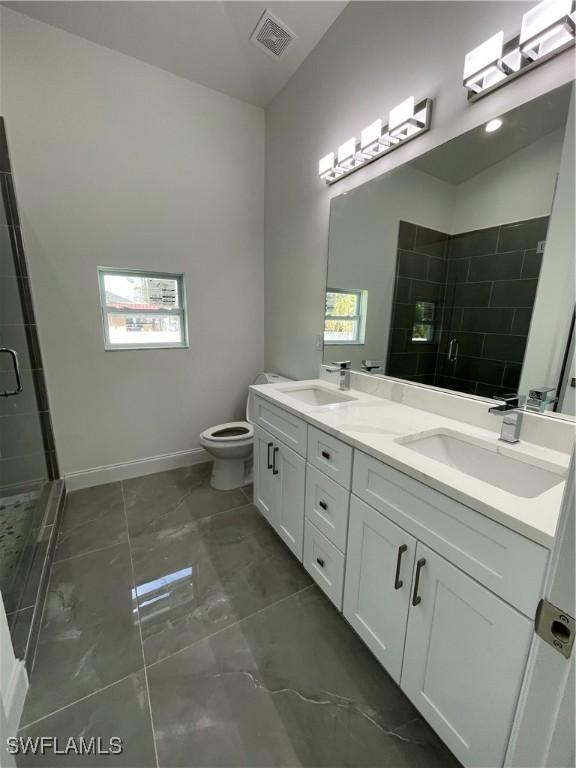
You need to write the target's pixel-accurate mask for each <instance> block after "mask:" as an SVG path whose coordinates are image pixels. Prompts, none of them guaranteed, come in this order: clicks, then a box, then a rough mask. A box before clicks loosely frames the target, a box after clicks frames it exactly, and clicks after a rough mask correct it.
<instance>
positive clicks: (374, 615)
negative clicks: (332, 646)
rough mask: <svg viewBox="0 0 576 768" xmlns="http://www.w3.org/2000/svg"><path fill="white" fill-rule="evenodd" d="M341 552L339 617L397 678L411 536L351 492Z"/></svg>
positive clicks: (413, 542) (407, 594)
mask: <svg viewBox="0 0 576 768" xmlns="http://www.w3.org/2000/svg"><path fill="white" fill-rule="evenodd" d="M346 552H347V554H346V578H345V582H344V616H345V617H346V618H347V619H348V621H349V622H350V624H351V625H352V626H353V627H354V629H355V630H356V631H357V632H358V634H359V635H360V637H361V638H362V639H363V640H364V642H365V643H366V645H367V646H368V647H369V648H370V650H371V651H372V653H373V654H374V655H375V656H376V658H377V659H378V660H379V661H380V663H381V664H382V665H383V666H384V667H385V668H386V670H387V671H388V672H389V674H390V675H391V676H392V677H393V678H394V680H395V681H396V682H397V683H399V682H400V672H401V669H402V656H403V651H404V639H405V636H406V621H407V617H408V606H409V597H410V584H411V579H412V566H413V564H414V556H415V553H416V539H414V538H413V537H412V536H410V535H409V534H408V533H406V532H405V531H403V530H402V528H399V527H398V526H397V525H396V524H395V523H392V522H391V521H390V520H388V519H387V518H386V517H384V515H381V514H380V513H379V512H376V510H375V509H372V507H369V506H368V505H367V504H364V502H363V501H360V500H359V499H357V498H356V497H355V496H352V498H351V502H350V522H349V527H348V548H347V550H346Z"/></svg>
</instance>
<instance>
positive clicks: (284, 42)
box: [250, 10, 296, 59]
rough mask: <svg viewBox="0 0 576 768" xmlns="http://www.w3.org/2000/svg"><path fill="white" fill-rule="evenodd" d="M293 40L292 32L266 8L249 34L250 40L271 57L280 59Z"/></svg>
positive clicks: (294, 36) (294, 37) (294, 38)
mask: <svg viewBox="0 0 576 768" xmlns="http://www.w3.org/2000/svg"><path fill="white" fill-rule="evenodd" d="M294 40H296V35H295V34H294V32H292V31H291V30H290V29H288V27H287V26H286V24H284V22H283V21H280V19H279V18H278V17H276V16H274V14H272V13H270V11H268V10H266V11H264V13H263V14H262V16H261V17H260V21H259V22H258V24H256V28H255V29H254V32H252V34H251V36H250V41H251V42H252V43H254V45H256V46H258V48H261V49H262V50H263V51H265V52H266V53H267V54H268V55H269V56H272V58H273V59H281V58H282V56H284V54H285V53H286V51H287V50H288V48H289V47H290V45H291V44H292V43H293V42H294Z"/></svg>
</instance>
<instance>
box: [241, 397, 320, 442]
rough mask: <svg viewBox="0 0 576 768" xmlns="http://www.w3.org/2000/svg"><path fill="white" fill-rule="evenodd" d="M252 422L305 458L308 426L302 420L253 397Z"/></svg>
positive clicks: (260, 398) (261, 399)
mask: <svg viewBox="0 0 576 768" xmlns="http://www.w3.org/2000/svg"><path fill="white" fill-rule="evenodd" d="M254 422H255V423H256V424H258V425H259V426H261V427H263V428H264V429H265V430H267V431H268V432H269V433H270V434H271V435H272V436H273V437H276V438H278V440H281V441H282V442H283V443H284V444H285V445H287V446H288V447H289V448H292V450H294V451H296V453H299V454H300V455H301V456H306V433H307V431H308V425H307V424H306V422H305V421H303V420H302V419H299V418H298V417H297V416H293V415H292V414H291V413H288V411H284V410H283V409H282V408H278V407H277V406H275V405H272V403H269V402H268V401H267V400H264V399H263V398H262V397H255V398H254Z"/></svg>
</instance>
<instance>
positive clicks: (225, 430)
mask: <svg viewBox="0 0 576 768" xmlns="http://www.w3.org/2000/svg"><path fill="white" fill-rule="evenodd" d="M200 437H201V438H202V439H203V440H209V441H210V442H212V443H236V442H240V441H242V440H252V439H253V437H254V427H253V426H252V424H250V423H249V422H247V421H229V422H227V423H226V424H216V426H214V427H210V428H209V429H206V430H205V431H204V432H202V434H201V435H200Z"/></svg>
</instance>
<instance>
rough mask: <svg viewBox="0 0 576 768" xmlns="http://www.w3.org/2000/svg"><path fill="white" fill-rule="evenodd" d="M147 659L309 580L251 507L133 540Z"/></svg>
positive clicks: (230, 621) (163, 654)
mask: <svg viewBox="0 0 576 768" xmlns="http://www.w3.org/2000/svg"><path fill="white" fill-rule="evenodd" d="M132 555H133V559H134V571H135V577H136V584H137V594H138V602H139V607H140V620H141V627H142V636H143V640H144V655H145V658H146V663H147V664H151V663H153V662H156V661H158V660H159V659H162V658H164V657H166V656H168V655H170V654H172V653H174V652H175V651H178V650H180V649H182V648H184V647H186V646H187V645H190V644H191V643H194V642H196V641H197V640H199V639H200V638H202V637H206V636H207V635H209V634H212V633H214V632H216V631H218V630H220V629H222V628H223V627H226V626H229V625H230V624H233V623H234V622H236V621H238V620H239V619H243V618H244V617H246V616H249V615H250V614H252V613H254V612H255V611H259V610H261V609H262V608H264V607H266V606H268V605H271V604H272V603H275V602H277V601H278V600H280V599H282V598H284V597H287V596H288V595H291V594H294V593H295V592H297V591H299V590H301V589H303V588H304V587H306V586H308V585H309V584H310V583H311V580H310V578H309V576H308V575H307V573H306V572H305V571H304V569H303V568H302V566H301V564H300V563H299V562H298V561H297V560H296V559H295V558H294V557H293V556H292V554H291V553H290V552H289V550H288V549H287V548H286V547H285V546H284V544H283V543H282V541H281V540H280V539H279V538H278V536H277V535H276V534H275V533H274V531H273V530H272V529H271V528H270V526H269V525H268V524H267V523H266V521H265V520H264V518H263V517H262V516H261V515H260V513H259V512H258V511H257V510H256V508H255V507H253V506H251V505H249V506H245V507H239V508H237V509H233V510H229V511H227V512H223V513H221V514H218V515H214V516H212V517H208V518H204V519H200V520H196V521H194V522H190V523H189V524H188V525H177V526H175V527H174V528H164V529H162V530H161V531H160V532H156V533H148V534H141V535H139V536H136V537H135V538H134V539H133V540H132Z"/></svg>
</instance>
